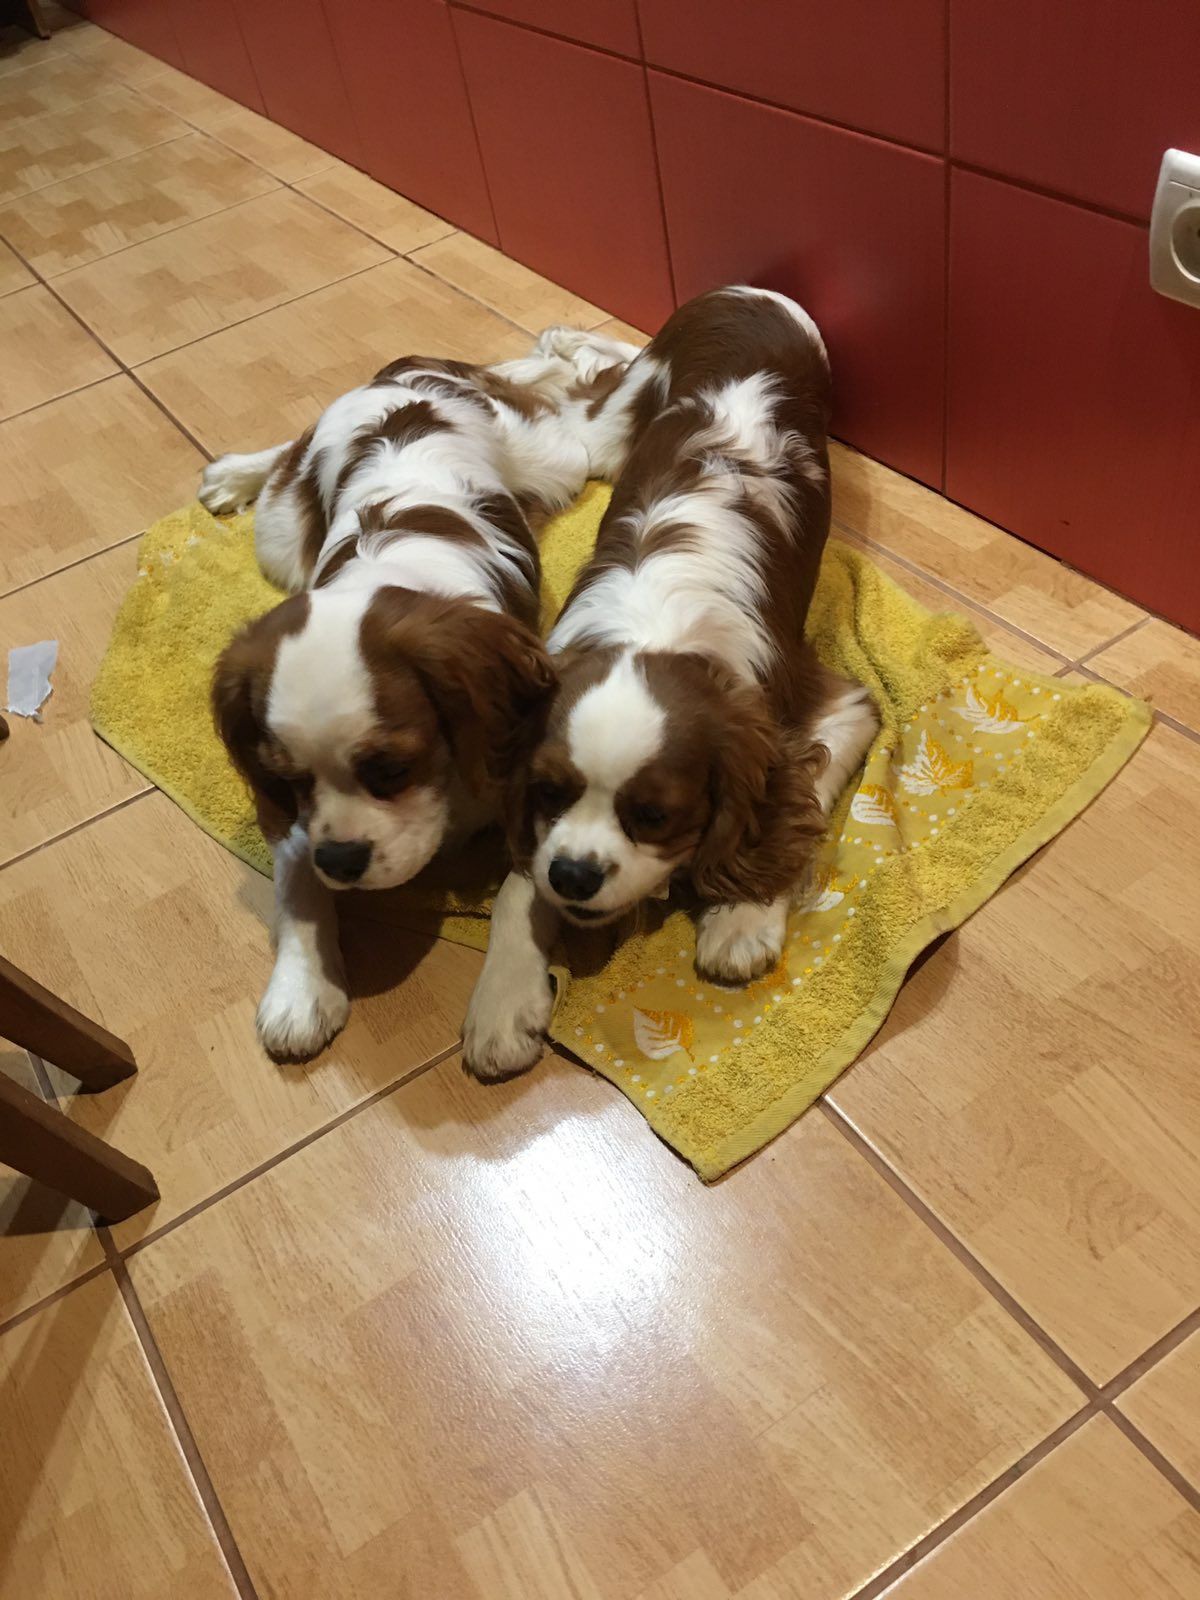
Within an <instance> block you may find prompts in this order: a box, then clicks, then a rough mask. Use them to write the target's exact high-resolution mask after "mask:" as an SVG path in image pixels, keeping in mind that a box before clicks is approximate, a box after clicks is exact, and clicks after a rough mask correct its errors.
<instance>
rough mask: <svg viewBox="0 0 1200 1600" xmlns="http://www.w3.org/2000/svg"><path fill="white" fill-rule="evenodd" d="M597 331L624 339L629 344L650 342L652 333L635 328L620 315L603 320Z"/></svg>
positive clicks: (611, 337) (613, 337)
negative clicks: (622, 319)
mask: <svg viewBox="0 0 1200 1600" xmlns="http://www.w3.org/2000/svg"><path fill="white" fill-rule="evenodd" d="M596 332H597V333H606V334H607V335H608V337H609V338H610V339H624V340H625V341H626V343H627V344H636V345H645V344H649V343H650V335H649V334H648V333H643V332H642V330H641V329H640V328H635V327H633V325H632V324H631V323H628V322H622V321H621V319H620V318H619V317H610V318H609V319H608V321H607V322H602V323H601V324H600V326H599V327H598V328H597V329H596Z"/></svg>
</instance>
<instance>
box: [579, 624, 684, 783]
mask: <svg viewBox="0 0 1200 1600" xmlns="http://www.w3.org/2000/svg"><path fill="white" fill-rule="evenodd" d="M666 720H667V719H666V712H665V711H664V710H663V708H662V706H660V705H659V703H658V701H657V700H656V699H655V698H654V696H653V695H652V694H651V693H650V689H649V686H648V684H647V683H646V679H645V677H644V676H643V674H642V670H641V668H640V667H639V666H638V664H637V662H636V661H635V659H634V657H633V656H632V655H622V656H618V658H617V660H616V661H615V662H614V663H613V666H612V668H611V670H610V672H609V674H608V676H607V677H606V678H604V679H603V680H602V681H601V682H600V683H597V684H594V685H593V686H592V687H591V688H590V689H588V690H587V691H586V692H585V693H584V694H582V695H581V696H580V698H579V700H578V701H577V702H576V704H575V706H574V708H573V709H572V711H571V714H570V716H569V717H568V719H567V748H568V749H569V751H570V754H571V760H572V761H573V762H574V764H575V766H576V768H577V769H578V770H579V771H580V772H581V773H582V774H583V777H584V778H585V779H586V781H587V783H588V784H589V785H595V786H596V787H597V788H600V789H603V790H605V791H606V792H607V793H609V794H615V793H616V791H617V790H618V789H619V788H620V787H621V786H622V784H625V783H628V781H629V779H630V778H632V777H633V775H634V773H635V772H637V771H638V770H639V768H641V767H643V766H645V764H646V762H647V761H650V760H652V759H653V758H654V757H655V756H656V755H657V754H658V752H659V750H660V749H661V748H662V738H663V728H664V726H665V724H666Z"/></svg>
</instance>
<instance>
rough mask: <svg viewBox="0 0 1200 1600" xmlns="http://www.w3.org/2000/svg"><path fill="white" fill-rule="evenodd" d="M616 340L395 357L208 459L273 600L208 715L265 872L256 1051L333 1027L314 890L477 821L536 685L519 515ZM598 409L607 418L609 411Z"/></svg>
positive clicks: (541, 493) (403, 862) (608, 362)
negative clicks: (275, 430) (258, 441)
mask: <svg viewBox="0 0 1200 1600" xmlns="http://www.w3.org/2000/svg"><path fill="white" fill-rule="evenodd" d="M636 353H637V351H636V347H634V346H632V345H626V344H622V343H620V342H619V341H616V340H611V339H607V338H604V337H602V336H600V335H595V334H581V333H577V332H575V331H573V330H570V329H548V330H547V331H546V333H544V334H543V335H542V336H541V338H540V339H539V340H538V342H537V345H536V346H535V348H534V351H533V353H532V354H531V355H530V356H529V357H526V358H524V359H522V360H518V361H513V362H507V363H503V364H501V365H498V366H470V365H468V364H466V363H463V362H458V361H446V360H440V359H437V358H429V357H408V358H405V359H403V360H400V361H394V362H392V363H391V364H390V365H389V366H387V367H384V368H383V370H382V371H381V372H379V373H377V374H376V376H375V377H374V378H373V379H372V380H371V382H370V383H368V384H366V385H364V386H363V387H361V388H358V389H354V390H352V391H351V392H350V393H348V394H344V395H342V396H341V397H340V398H339V399H337V400H335V401H334V402H333V404H332V405H331V406H330V407H329V408H328V409H327V410H326V411H325V412H324V413H323V415H322V416H321V417H320V419H319V420H318V422H317V423H316V424H315V425H314V426H313V427H311V428H310V429H309V430H308V431H307V432H306V433H305V434H303V435H302V436H301V437H300V438H298V439H296V440H294V441H290V442H289V443H287V444H283V445H278V446H276V447H275V448H273V449H269V450H261V451H258V452H256V453H253V454H249V455H226V456H222V457H221V458H220V459H219V460H217V461H215V462H213V463H212V465H211V466H209V467H208V468H206V470H205V472H204V475H203V481H202V485H201V491H200V498H201V500H202V501H203V503H204V504H205V505H206V506H207V507H208V509H209V510H210V511H213V512H216V513H224V512H230V511H234V510H238V509H241V508H243V507H245V506H246V505H248V504H249V503H251V502H253V501H257V505H256V510H255V530H254V533H255V548H256V553H257V556H258V560H259V564H260V566H261V567H262V570H263V572H264V573H265V575H266V576H267V577H268V578H269V579H271V580H272V581H273V582H274V583H276V584H277V585H279V586H280V587H281V588H284V589H287V590H289V591H291V595H290V598H288V599H286V600H284V601H283V602H282V603H281V604H280V605H277V606H276V607H275V608H274V609H273V610H271V611H269V612H268V613H267V614H266V615H265V616H263V617H261V618H259V619H258V620H257V621H255V622H253V623H251V624H250V626H249V627H247V628H245V629H244V630H243V631H242V632H241V633H240V634H239V635H238V636H237V637H236V638H235V639H233V641H232V642H231V643H230V644H229V646H228V647H227V649H226V650H225V651H224V653H223V655H222V656H221V658H220V660H219V662H218V663H217V667H216V672H215V675H214V679H213V710H214V715H215V720H216V725H217V728H218V731H219V733H220V735H221V737H222V739H223V740H224V742H225V745H226V748H227V749H228V751H229V754H230V756H231V758H232V760H233V762H234V764H235V765H236V767H237V768H238V770H239V771H240V772H241V774H242V776H243V777H244V779H245V780H246V782H247V783H248V785H249V787H250V788H251V790H252V792H253V794H254V798H255V801H256V807H257V812H258V820H259V824H260V826H261V828H262V831H263V833H264V835H265V836H266V838H267V840H268V841H269V843H270V844H271V846H272V852H273V856H274V865H275V928H274V933H275V947H276V959H275V965H274V970H273V972H272V975H271V978H270V981H269V983H268V985H267V989H266V992H265V994H264V996H263V998H262V1001H261V1004H260V1005H259V1008H258V1018H257V1026H258V1034H259V1038H260V1039H261V1041H262V1044H263V1045H264V1047H265V1048H266V1050H267V1051H268V1053H269V1054H271V1055H272V1056H275V1057H277V1058H280V1059H304V1058H306V1057H309V1056H312V1055H314V1054H316V1053H317V1052H318V1051H319V1050H320V1049H321V1048H322V1047H323V1046H324V1045H325V1044H327V1043H328V1041H329V1040H330V1039H331V1038H332V1037H333V1036H334V1035H335V1034H336V1033H337V1031H338V1030H339V1029H340V1028H341V1027H342V1026H343V1024H344V1023H345V1021H346V1018H347V1015H348V1009H349V1002H348V997H347V992H346V980H345V975H344V972H343V967H342V960H341V955H340V951H339V947H338V936H337V920H336V911H335V906H334V898H333V896H334V893H335V892H336V891H338V890H342V889H346V888H349V887H351V886H356V887H358V888H362V889H382V888H388V887H391V886H393V885H396V884H400V883H404V882H406V881H407V880H408V879H409V878H411V877H412V876H413V875H414V874H415V873H417V872H419V871H420V870H421V868H423V867H424V866H425V865H426V864H427V863H428V862H429V861H430V860H431V859H432V858H433V856H434V855H435V854H436V853H437V852H438V850H439V849H440V848H441V847H442V845H443V844H444V843H446V842H447V841H448V840H450V839H452V838H457V837H463V836H466V835H469V834H470V833H472V832H475V831H477V830H478V829H479V828H480V827H482V826H484V825H486V824H487V823H488V822H490V821H491V820H492V819H493V817H494V815H495V811H496V803H497V797H498V795H499V792H500V786H501V784H502V782H503V780H504V779H505V778H506V777H507V775H508V773H509V771H510V770H511V767H512V765H513V762H514V760H515V759H516V746H517V742H518V741H519V739H520V737H521V734H522V729H523V728H526V727H528V726H530V722H529V719H530V716H531V714H532V712H533V710H534V708H535V707H536V706H537V704H538V702H539V700H540V699H542V698H543V697H544V696H546V695H547V694H548V693H549V691H550V688H551V685H552V673H551V669H550V665H549V662H548V659H547V656H546V653H545V650H544V648H543V646H542V645H541V643H540V642H539V639H538V637H537V633H536V631H535V630H536V624H537V615H538V578H539V563H538V551H537V544H536V541H535V537H534V533H533V531H532V527H531V519H532V520H536V519H538V518H540V517H541V516H543V515H545V514H546V513H548V512H551V511H554V510H556V509H559V508H560V507H562V506H565V505H567V504H568V503H569V502H570V501H571V500H572V499H573V498H574V496H575V495H576V494H578V492H579V491H580V489H581V488H582V487H583V484H584V482H585V480H586V478H587V476H588V473H589V472H590V471H591V470H592V465H591V459H590V455H589V449H588V444H587V440H586V437H585V436H586V435H587V434H588V433H589V431H590V433H591V434H592V435H594V442H595V444H596V447H597V451H598V459H600V460H601V464H603V458H604V454H605V445H604V431H605V428H606V427H607V426H609V423H610V417H606V418H605V419H604V420H603V421H601V420H600V419H599V417H598V414H596V415H594V416H593V417H592V418H589V415H588V413H589V411H593V412H594V411H595V405H594V402H595V401H596V399H597V398H598V397H599V398H601V399H603V398H606V397H608V396H609V395H610V393H611V391H612V389H613V388H614V386H615V384H616V382H617V380H618V379H619V378H620V377H621V376H622V375H623V374H624V372H625V369H626V368H627V366H628V365H629V362H630V360H631V359H632V357H633V356H634V355H636ZM610 415H611V414H610Z"/></svg>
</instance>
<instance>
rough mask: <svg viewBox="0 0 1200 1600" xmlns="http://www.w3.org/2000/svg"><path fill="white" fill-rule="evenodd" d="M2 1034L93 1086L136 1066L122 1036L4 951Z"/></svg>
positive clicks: (0, 962) (107, 1085)
mask: <svg viewBox="0 0 1200 1600" xmlns="http://www.w3.org/2000/svg"><path fill="white" fill-rule="evenodd" d="M0 1035H2V1036H3V1037H4V1038H5V1039H11V1040H12V1042H13V1044H19V1045H24V1047H25V1049H26V1050H32V1051H33V1053H34V1055H35V1056H42V1057H43V1058H44V1059H45V1060H46V1061H52V1062H53V1063H54V1065H55V1066H56V1067H62V1068H63V1069H64V1071H66V1072H69V1073H71V1075H72V1076H73V1077H76V1078H78V1079H79V1081H80V1083H81V1084H82V1085H83V1087H84V1088H85V1089H87V1090H89V1091H93V1090H96V1089H111V1087H112V1086H113V1084H114V1083H120V1082H121V1080H122V1078H128V1077H131V1076H132V1075H133V1073H135V1072H136V1071H137V1063H136V1062H135V1061H134V1059H133V1055H132V1053H131V1051H130V1049H129V1046H128V1045H127V1044H126V1043H125V1041H124V1040H123V1039H118V1038H117V1037H116V1035H115V1034H112V1033H109V1031H108V1029H107V1028H102V1027H101V1026H100V1025H99V1023H97V1022H93V1021H92V1020H91V1018H90V1017H85V1016H84V1015H83V1013H82V1011H76V1009H75V1007H74V1006H69V1005H67V1003H66V1001H65V1000H60V999H59V998H58V996H57V995H54V994H51V993H50V991H49V989H43V988H42V986H41V984H40V983H35V982H34V980H33V979H32V978H30V977H27V976H26V974H25V973H23V972H21V971H20V969H19V968H17V967H14V966H13V965H12V963H11V962H9V961H5V959H4V957H3V956H0Z"/></svg>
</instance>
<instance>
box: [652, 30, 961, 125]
mask: <svg viewBox="0 0 1200 1600" xmlns="http://www.w3.org/2000/svg"><path fill="white" fill-rule="evenodd" d="M641 16H642V36H643V39H644V42H645V49H646V60H647V61H649V62H652V63H653V64H655V65H656V66H660V67H668V68H670V69H672V70H673V71H675V72H685V73H688V74H689V75H690V76H691V77H694V78H707V79H709V80H710V81H711V82H713V83H719V84H722V85H723V86H724V87H725V88H727V89H741V90H744V91H745V92H746V93H747V94H754V95H761V96H762V98H763V99H765V100H777V101H778V102H779V103H780V104H781V105H785V106H792V107H794V108H795V110H797V111H807V112H809V113H811V114H812V115H814V116H819V117H830V118H832V119H833V120H834V121H837V122H847V123H850V124H851V125H852V126H853V127H856V128H865V129H867V131H868V132H870V133H881V134H885V135H887V136H889V137H891V138H893V139H902V140H904V141H905V142H906V143H908V144H916V145H921V146H923V147H924V148H926V149H929V150H941V149H942V148H943V145H944V143H945V37H944V36H945V3H944V0H890V3H888V4H883V5H881V4H879V3H878V0H841V4H838V5H830V4H828V3H823V0H641Z"/></svg>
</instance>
